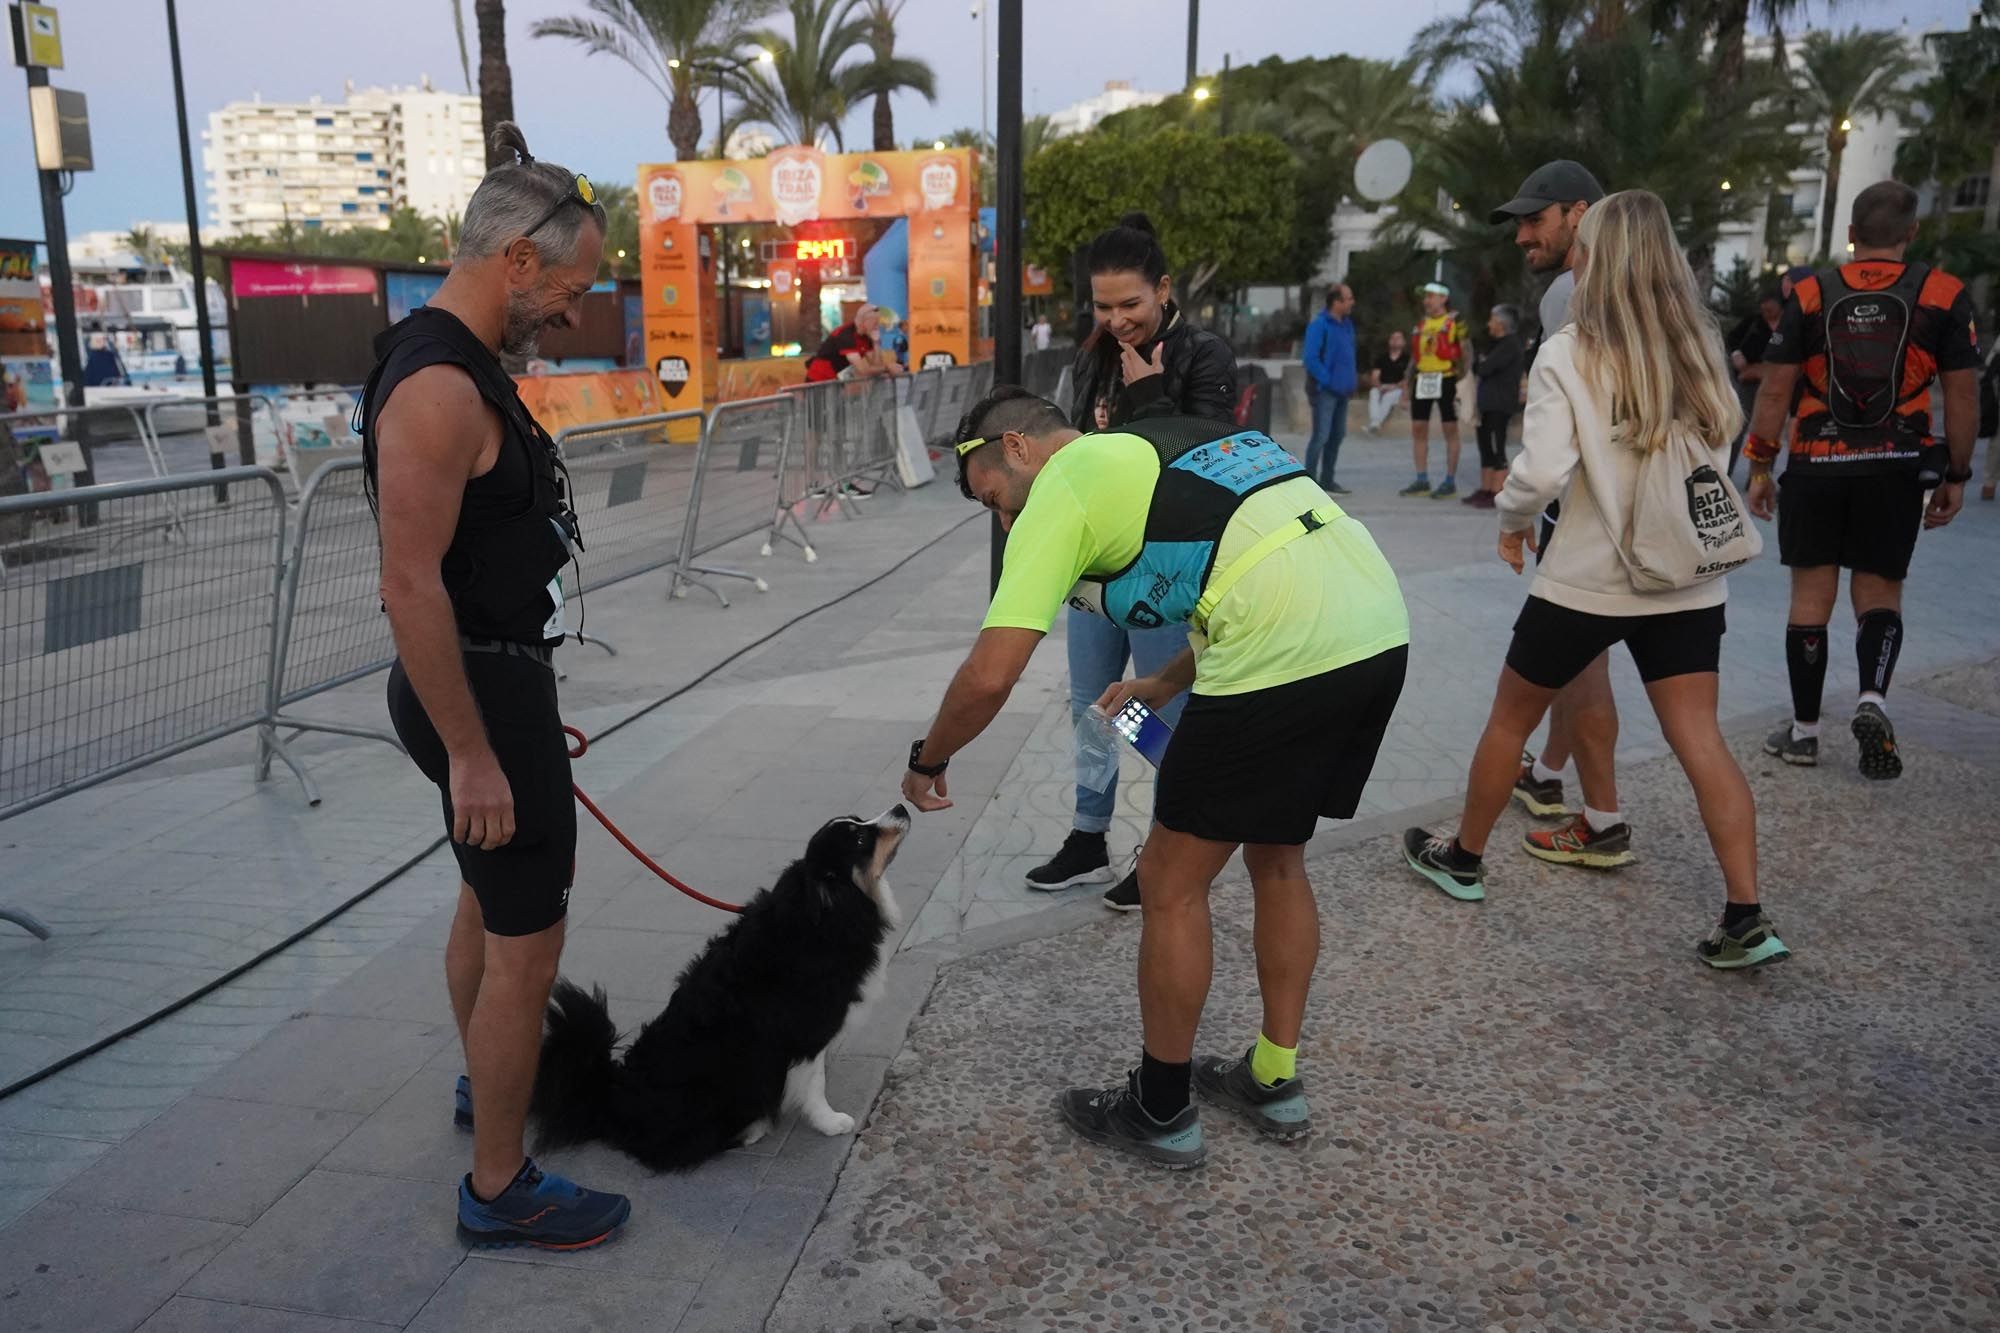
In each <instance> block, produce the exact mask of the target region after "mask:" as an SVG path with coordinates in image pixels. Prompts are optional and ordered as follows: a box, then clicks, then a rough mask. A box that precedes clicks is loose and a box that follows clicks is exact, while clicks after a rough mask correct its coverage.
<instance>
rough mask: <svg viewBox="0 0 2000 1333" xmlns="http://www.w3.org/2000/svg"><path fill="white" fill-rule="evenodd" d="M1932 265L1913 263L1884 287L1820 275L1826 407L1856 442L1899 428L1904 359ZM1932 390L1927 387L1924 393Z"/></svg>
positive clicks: (1845, 435)
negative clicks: (1869, 288)
mask: <svg viewBox="0 0 2000 1333" xmlns="http://www.w3.org/2000/svg"><path fill="white" fill-rule="evenodd" d="M1928 276H1930V269H1929V268H1928V267H1927V266H1925V265H1923V264H1907V265H1905V266H1904V268H1903V273H1902V276H1901V277H1899V278H1897V279H1896V281H1895V282H1894V283H1892V284H1890V285H1889V286H1887V287H1884V288H1882V289H1880V290H1878V291H1862V290H1859V289H1856V288H1853V287H1850V286H1848V285H1847V282H1846V280H1845V279H1844V278H1842V277H1841V274H1840V270H1839V269H1838V268H1834V269H1831V270H1829V271H1828V272H1826V273H1823V274H1821V275H1820V279H1819V283H1820V310H1821V316H1822V318H1823V319H1824V320H1825V321H1826V406H1827V411H1828V413H1829V414H1830V415H1831V416H1832V418H1833V421H1834V424H1835V425H1837V426H1838V427H1839V428H1840V429H1841V432H1842V434H1843V438H1847V439H1849V440H1850V441H1851V442H1852V440H1853V437H1854V435H1855V434H1857V433H1862V434H1865V433H1866V432H1870V431H1880V430H1882V429H1883V428H1885V427H1889V428H1891V430H1893V428H1894V424H1895V422H1894V419H1895V416H1896V409H1897V408H1898V407H1899V406H1901V405H1902V403H1903V401H1904V397H1903V375H1904V363H1905V362H1906V360H1907V359H1908V356H1909V350H1910V335H1911V333H1912V332H1913V331H1914V329H1915V326H1916V318H1917V298H1918V297H1919V296H1920V295H1921V294H1922V292H1923V289H1924V279H1925V278H1927V277H1928ZM1928 390H1929V386H1928V385H1925V386H1923V387H1922V388H1920V389H1919V390H1918V393H1919V394H1922V393H1925V392H1927V391H1928Z"/></svg>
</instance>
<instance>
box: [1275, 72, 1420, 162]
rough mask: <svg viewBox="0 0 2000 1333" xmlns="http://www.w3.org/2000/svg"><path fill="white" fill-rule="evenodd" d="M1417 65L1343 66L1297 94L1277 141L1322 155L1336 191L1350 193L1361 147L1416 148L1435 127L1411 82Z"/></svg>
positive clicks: (1415, 81)
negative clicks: (1300, 106)
mask: <svg viewBox="0 0 2000 1333" xmlns="http://www.w3.org/2000/svg"><path fill="white" fill-rule="evenodd" d="M1417 65H1418V61H1417V60H1416V59H1415V58H1411V59H1406V60H1404V61H1402V62H1400V63H1397V64H1389V63H1387V62H1384V61H1379V60H1353V61H1349V62H1347V69H1346V70H1345V71H1344V72H1343V76H1342V77H1340V78H1337V79H1333V80H1329V81H1327V82H1324V83H1321V84H1317V85H1315V86H1312V87H1309V88H1306V89H1303V90H1302V92H1301V97H1302V99H1303V101H1304V110H1303V111H1302V113H1301V114H1300V115H1299V117H1298V118H1297V121H1296V124H1295V128H1294V130H1293V132H1292V133H1291V134H1284V133H1283V132H1280V137H1283V138H1286V139H1287V140H1288V141H1289V142H1291V143H1292V144H1293V146H1294V148H1298V147H1301V146H1307V145H1309V146H1310V147H1312V148H1315V149H1317V150H1318V151H1320V152H1321V153H1324V154H1325V155H1326V157H1327V159H1328V160H1329V161H1331V162H1332V163H1334V164H1335V167H1336V170H1338V171H1339V172H1340V174H1341V176H1342V179H1341V181H1340V183H1339V184H1340V190H1341V192H1342V193H1344V194H1346V193H1352V190H1353V171H1354V161H1355V159H1356V158H1358V157H1360V156H1361V151H1362V150H1363V149H1364V148H1366V147H1368V145H1370V144H1372V143H1376V142H1379V141H1380V140H1383V139H1400V140H1401V141H1402V142H1403V143H1405V144H1407V145H1411V146H1416V145H1418V144H1421V143H1422V142H1423V141H1424V140H1425V139H1427V138H1428V137H1429V136H1430V133H1431V131H1432V130H1433V128H1434V127H1435V126H1436V124H1437V108H1436V106H1435V105H1433V104H1432V102H1431V98H1430V94H1429V92H1428V91H1427V90H1426V89H1425V88H1424V87H1423V85H1422V84H1420V83H1418V82H1417V78H1416V75H1417ZM1246 128H1251V127H1246ZM1301 140H1303V141H1304V142H1303V145H1302V144H1301V142H1300V141H1301Z"/></svg>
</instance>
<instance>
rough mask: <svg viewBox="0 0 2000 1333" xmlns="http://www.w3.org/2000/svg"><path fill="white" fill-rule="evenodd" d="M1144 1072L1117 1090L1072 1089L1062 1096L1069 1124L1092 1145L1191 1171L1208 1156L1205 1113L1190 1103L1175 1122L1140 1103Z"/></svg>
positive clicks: (1134, 1074)
mask: <svg viewBox="0 0 2000 1333" xmlns="http://www.w3.org/2000/svg"><path fill="white" fill-rule="evenodd" d="M1138 1089H1139V1071H1138V1070H1136V1069H1134V1070H1133V1071H1132V1072H1131V1073H1129V1074H1127V1075H1126V1076H1125V1082H1124V1083H1122V1084H1120V1085H1119V1086H1118V1087H1115V1088H1105V1089H1102V1090H1099V1089H1096V1088H1071V1089H1070V1090H1069V1091H1068V1092H1065V1093H1064V1094H1063V1095H1062V1096H1061V1097H1059V1098H1058V1099H1057V1102H1056V1104H1057V1106H1058V1107H1059V1108H1060V1109H1061V1110H1062V1117H1063V1119H1064V1120H1066V1121H1068V1122H1069V1127H1070V1128H1071V1129H1073V1130H1075V1131H1076V1132H1077V1133H1078V1134H1080V1135H1082V1136H1083V1137H1084V1138H1086V1139H1089V1140H1090V1141H1091V1142H1092V1143H1101V1144H1103V1145H1104V1146H1105V1147H1107V1148H1116V1149H1117V1150H1118V1151H1120V1152H1128V1153H1131V1154H1133V1155H1134V1156H1137V1157H1143V1158H1145V1159H1146V1160H1147V1161H1149V1162H1152V1163H1154V1164H1156V1165H1158V1166H1164V1167H1165V1168H1167V1170H1169V1171H1186V1170H1188V1169H1190V1168H1192V1167H1197V1166H1200V1165H1201V1164H1202V1163H1203V1162H1205V1161H1207V1160H1208V1148H1207V1146H1206V1145H1205V1144H1204V1143H1203V1142H1202V1137H1201V1115H1200V1113H1199V1112H1197V1111H1196V1110H1195V1107H1194V1103H1193V1102H1189V1103H1188V1104H1187V1105H1186V1106H1184V1107H1182V1108H1181V1111H1180V1114H1179V1115H1176V1116H1175V1117H1174V1118H1173V1119H1171V1120H1164V1121H1162V1120H1155V1119H1153V1117H1151V1116H1149V1115H1147V1114H1146V1108H1145V1107H1143V1106H1141V1105H1140V1104H1139V1091H1138Z"/></svg>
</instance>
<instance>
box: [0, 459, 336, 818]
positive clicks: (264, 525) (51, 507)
mask: <svg viewBox="0 0 2000 1333" xmlns="http://www.w3.org/2000/svg"><path fill="white" fill-rule="evenodd" d="M211 487H220V488H221V489H222V490H223V492H224V500H225V501H226V503H219V504H218V503H214V502H212V501H208V500H206V499H205V498H204V497H203V495H202V494H201V493H202V492H203V491H206V490H209V489H210V488H211ZM86 507H91V508H95V509H96V511H97V520H98V521H97V522H96V523H95V524H94V525H90V526H85V525H84V524H83V523H82V522H81V521H80V520H81V517H82V513H81V511H82V510H83V509H85V508H86ZM286 522H287V509H286V505H285V496H284V488H283V485H282V484H281V483H280V482H279V480H278V478H277V476H276V475H275V474H274V473H272V472H271V471H270V470H269V469H266V468H244V467H236V468H225V469H223V470H221V471H220V472H216V473H212V474H201V475H197V476H189V477H166V478H145V479H141V480H137V481H126V482H117V483H112V484H109V485H102V486H94V487H90V488H89V489H88V490H74V491H49V492H42V493H39V494H35V495H12V496H6V497H4V498H0V530H4V531H8V532H11V533H12V534H13V538H12V541H11V543H10V546H11V551H10V554H11V556H12V562H13V563H12V568H11V570H10V574H9V577H8V578H7V580H6V581H5V583H4V584H0V679H4V681H5V688H4V690H0V819H4V818H6V817H8V816H10V815H16V814H20V813H21V812H22V811H25V810H31V809H33V808H35V807H36V806H39V805H43V804H46V803H47V802H49V801H53V800H55V799H57V798H58V797H62V796H67V795H69V794H70V793H72V792H77V791H81V790H83V789H84V788H86V787H89V786H92V785H94V784H96V783H99V782H103V781H105V780H106V779H108V778H113V777H117V776H119V775H121V774H124V773H129V772H131V771H132V770H134V769H136V768H139V767H141V766H143V765H145V764H149V763H152V762H153V761H155V760H158V759H164V758H166V757H168V756H170V755H175V754H179V753H180V752H182V751H183V750H190V749H193V748H194V747H195V746H198V745H205V744H207V743H208V742H210V741H213V740H219V739H221V738H222V737H225V736H229V735H232V734H234V733H236V732H238V731H244V730H247V729H249V728H252V727H266V728H268V726H269V724H270V721H271V706H270V701H271V690H270V685H271V667H272V663H273V661H274V660H275V656H276V652H277V644H278V640H277V636H278V627H279V598H280V581H281V574H282V571H283V570H284V567H285V530H286ZM170 533H171V534H172V535H174V536H175V537H176V538H177V540H172V541H169V540H167V537H168V536H169V534H170ZM271 744H272V745H273V747H274V749H273V752H274V753H276V754H277V755H278V757H280V758H282V759H284V760H285V762H286V763H287V764H288V765H289V766H290V767H291V768H292V770H293V771H294V772H295V773H298V774H299V776H300V779H301V780H302V781H303V780H304V776H305V775H304V773H303V771H302V770H300V769H299V767H298V765H297V764H296V763H295V762H294V761H293V760H292V758H291V756H290V755H289V754H287V753H285V752H284V749H283V747H282V745H281V744H279V743H278V742H277V741H276V739H275V738H271Z"/></svg>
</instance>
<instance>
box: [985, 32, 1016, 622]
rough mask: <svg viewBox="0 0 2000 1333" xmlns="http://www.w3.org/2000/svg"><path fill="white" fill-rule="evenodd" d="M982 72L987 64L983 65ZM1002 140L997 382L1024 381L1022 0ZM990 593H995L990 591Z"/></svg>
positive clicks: (996, 559)
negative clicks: (1022, 304)
mask: <svg viewBox="0 0 2000 1333" xmlns="http://www.w3.org/2000/svg"><path fill="white" fill-rule="evenodd" d="M981 63H982V67H983V64H984V62H983V61H982V62H981ZM998 120H999V125H998V127H997V128H998V130H999V135H1000V139H999V142H998V143H997V144H996V145H995V149H996V151H995V154H994V156H995V158H996V159H997V160H996V161H995V164H994V166H995V175H996V187H997V188H996V190H995V194H996V196H997V197H996V198H995V199H994V201H993V225H994V226H995V227H996V228H998V230H997V231H995V232H994V234H993V259H994V265H995V267H996V268H998V270H999V272H998V273H996V274H995V275H994V279H995V281H994V288H993V321H994V322H993V382H994V383H995V384H1019V383H1020V382H1021V0H1000V105H999V108H998ZM991 549H992V556H991V559H990V561H989V568H988V571H987V572H988V576H989V578H990V580H991V583H990V588H998V587H999V586H1000V562H1001V559H1002V557H1003V555H1004V554H1005V552H1006V549H1007V534H1006V533H1005V532H1004V531H1002V530H1001V527H1000V520H999V517H998V516H997V515H996V516H995V517H994V519H993V528H992V548H991ZM989 591H990V589H989Z"/></svg>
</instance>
